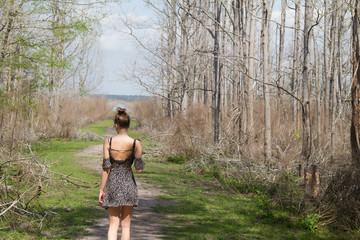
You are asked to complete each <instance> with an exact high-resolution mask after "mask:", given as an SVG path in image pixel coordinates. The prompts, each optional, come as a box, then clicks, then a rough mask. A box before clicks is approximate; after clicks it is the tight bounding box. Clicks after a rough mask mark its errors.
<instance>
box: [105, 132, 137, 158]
mask: <svg viewBox="0 0 360 240" xmlns="http://www.w3.org/2000/svg"><path fill="white" fill-rule="evenodd" d="M133 147H134V139H132V138H131V137H129V136H116V137H113V138H111V145H109V148H110V154H111V157H112V158H113V159H114V160H126V159H127V158H128V157H130V155H131V154H132V153H133Z"/></svg>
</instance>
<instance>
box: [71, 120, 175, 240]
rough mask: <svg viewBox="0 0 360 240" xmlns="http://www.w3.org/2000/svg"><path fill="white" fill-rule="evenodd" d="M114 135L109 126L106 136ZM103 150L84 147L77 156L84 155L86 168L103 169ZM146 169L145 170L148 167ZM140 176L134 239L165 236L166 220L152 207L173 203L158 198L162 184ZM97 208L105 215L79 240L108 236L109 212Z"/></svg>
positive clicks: (137, 180)
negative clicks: (163, 227)
mask: <svg viewBox="0 0 360 240" xmlns="http://www.w3.org/2000/svg"><path fill="white" fill-rule="evenodd" d="M113 135H115V133H114V130H113V129H112V128H111V127H110V128H107V129H106V137H110V136H113ZM102 150H103V146H102V145H93V146H89V147H87V148H85V149H83V150H82V151H81V152H80V153H78V154H76V156H77V157H81V161H80V162H81V164H82V165H83V166H84V167H87V168H89V169H92V170H94V171H98V172H100V171H101V165H102V154H103V153H102ZM144 171H146V168H145V170H144ZM137 176H138V174H137V173H135V178H136V183H137V187H138V192H139V205H138V206H137V207H134V210H133V214H132V220H131V234H130V235H131V239H136V240H143V239H144V240H146V239H155V240H156V239H162V237H164V236H163V235H162V234H161V233H160V232H161V229H162V226H163V224H164V223H165V219H164V218H163V217H162V216H161V215H160V214H158V213H156V212H155V211H154V210H153V208H154V207H156V206H160V205H169V204H172V203H171V202H170V201H166V200H159V199H156V198H157V196H158V195H159V194H161V193H162V190H161V189H160V187H159V186H155V185H153V184H150V183H149V182H146V181H145V180H142V179H140V178H139V177H137ZM99 181H100V179H99ZM94 204H96V203H94ZM94 210H95V211H99V212H100V213H101V216H102V217H101V218H99V219H97V220H96V222H95V223H94V224H93V225H92V226H91V227H89V228H88V229H86V231H85V233H84V234H83V235H86V236H82V237H80V238H78V239H79V240H100V239H101V240H103V239H106V238H107V231H108V222H109V221H108V216H107V211H106V210H104V209H103V208H102V207H101V206H99V205H96V206H95V207H94ZM120 234H121V228H120V227H119V234H118V239H120Z"/></svg>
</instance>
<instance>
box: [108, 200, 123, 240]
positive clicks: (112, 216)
mask: <svg viewBox="0 0 360 240" xmlns="http://www.w3.org/2000/svg"><path fill="white" fill-rule="evenodd" d="M108 213H109V231H108V240H116V239H117V233H118V229H119V223H120V207H109V208H108Z"/></svg>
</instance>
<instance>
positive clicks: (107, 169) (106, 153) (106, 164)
mask: <svg viewBox="0 0 360 240" xmlns="http://www.w3.org/2000/svg"><path fill="white" fill-rule="evenodd" d="M103 154H104V160H103V169H102V174H101V184H100V193H99V203H100V205H102V203H103V201H102V199H103V198H104V188H105V185H106V181H107V179H108V176H109V172H110V166H109V164H110V156H109V141H108V139H106V140H105V141H104V146H103Z"/></svg>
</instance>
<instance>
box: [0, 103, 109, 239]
mask: <svg viewBox="0 0 360 240" xmlns="http://www.w3.org/2000/svg"><path fill="white" fill-rule="evenodd" d="M60 103H61V104H60V107H59V109H58V111H57V112H50V111H49V110H50V109H49V107H48V105H47V101H46V100H45V99H44V101H43V102H38V103H37V104H36V106H33V107H32V108H29V109H24V110H23V111H24V112H22V113H21V114H18V115H14V114H13V113H12V112H9V114H7V113H6V112H2V113H3V115H2V116H3V118H2V120H3V121H4V122H6V121H7V119H5V118H6V117H9V121H10V122H11V121H12V120H11V117H12V116H17V119H15V122H14V125H7V126H4V125H2V126H1V128H2V130H3V131H2V133H1V142H2V143H3V144H2V146H1V148H0V172H1V176H2V177H1V183H0V193H1V195H0V196H1V197H0V200H1V205H0V230H1V233H0V237H1V238H3V237H4V236H9V237H11V236H13V238H14V239H19V238H20V239H26V238H27V237H29V239H34V238H37V237H40V236H46V233H45V235H41V234H42V233H41V232H42V229H47V230H46V231H47V232H49V231H50V230H49V229H51V227H49V226H50V225H51V224H50V225H49V223H50V222H53V223H52V224H56V223H57V222H56V221H54V219H58V217H59V216H60V215H61V213H60V212H63V213H65V215H66V213H67V212H69V211H70V212H71V211H72V210H69V209H68V206H67V205H66V197H65V198H64V196H63V195H62V194H61V192H63V193H65V192H67V194H69V195H68V196H70V195H73V193H71V191H73V188H72V187H75V188H78V189H80V190H79V191H84V194H85V192H87V191H88V189H89V188H91V189H92V188H93V187H94V184H95V183H94V182H96V181H97V180H98V179H94V178H91V177H89V176H88V175H86V174H85V176H84V177H83V176H82V175H81V174H82V173H81V171H80V173H79V174H80V175H79V174H73V172H74V171H76V169H77V168H78V166H71V161H73V157H72V154H73V153H74V151H76V150H77V149H81V148H83V147H84V146H87V145H89V144H99V143H101V142H99V141H100V140H102V137H100V136H99V135H98V134H99V132H97V133H96V132H95V133H93V132H94V131H87V130H86V129H85V130H81V128H82V127H83V126H85V125H89V124H90V123H94V122H95V121H99V120H101V119H105V118H107V117H109V116H108V114H109V112H110V110H111V104H113V103H109V102H107V101H106V100H105V99H101V98H91V97H70V96H66V97H65V96H64V97H62V98H61V99H60ZM3 110H5V111H6V110H8V109H3ZM9 110H10V109H9ZM101 128H104V127H101ZM91 130H92V129H91ZM46 139H49V140H50V139H52V141H50V142H49V141H48V140H46ZM69 141H70V142H69ZM54 152H56V154H55V153H54ZM47 153H53V154H50V155H49V154H47ZM66 162H67V164H65V163H66ZM61 166H63V167H64V168H65V170H66V168H67V167H68V168H70V167H71V169H72V170H71V173H69V172H68V171H65V172H64V171H63V170H64V169H62V167H61ZM81 189H82V190H81ZM85 195H86V194H85ZM54 196H58V197H59V200H58V201H57V202H56V201H55V200H54V199H56V197H55V198H54ZM79 203H81V201H79ZM65 205H66V206H65ZM69 205H70V204H69ZM67 209H68V210H67ZM59 211H60V212H59ZM86 215H87V213H86V211H85V212H84V218H85V217H86ZM73 221H75V222H76V221H77V220H71V221H69V223H70V224H71V223H72V222H73ZM58 223H59V222H58ZM46 231H45V232H46ZM76 231H78V229H76V228H75V230H74V232H76ZM21 232H24V234H23V235H22V234H21ZM65 232H66V231H65ZM27 233H30V235H28V234H27ZM4 234H5V235H4ZM19 234H20V235H19ZM51 234H52V233H51ZM66 234H68V232H66ZM60 235H61V234H60ZM24 236H25V238H24ZM36 236H37V237H36ZM10 239H11V238H10Z"/></svg>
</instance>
